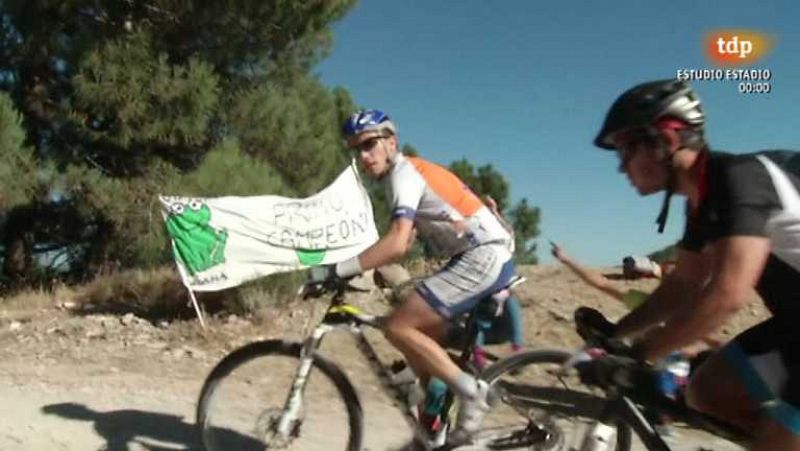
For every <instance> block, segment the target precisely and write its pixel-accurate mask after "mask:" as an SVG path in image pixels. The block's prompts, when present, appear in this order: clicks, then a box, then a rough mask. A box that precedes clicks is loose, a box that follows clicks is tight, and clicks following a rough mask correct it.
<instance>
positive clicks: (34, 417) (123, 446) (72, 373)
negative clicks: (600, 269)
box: [0, 266, 766, 451]
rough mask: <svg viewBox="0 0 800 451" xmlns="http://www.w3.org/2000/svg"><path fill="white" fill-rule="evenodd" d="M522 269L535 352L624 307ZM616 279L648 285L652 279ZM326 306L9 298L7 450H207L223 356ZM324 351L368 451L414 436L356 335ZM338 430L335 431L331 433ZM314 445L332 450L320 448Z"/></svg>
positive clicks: (730, 328)
mask: <svg viewBox="0 0 800 451" xmlns="http://www.w3.org/2000/svg"><path fill="white" fill-rule="evenodd" d="M609 271H613V270H611V269H609ZM521 272H522V273H523V274H524V275H525V276H527V278H528V282H527V283H525V284H523V285H522V286H521V287H520V288H519V289H518V291H517V294H518V297H519V298H520V301H521V303H522V305H523V310H524V314H525V324H526V331H527V337H526V339H527V340H528V342H529V344H530V346H531V347H567V348H576V347H577V346H579V344H580V341H579V339H578V337H577V335H576V334H575V333H574V331H573V329H572V327H573V323H572V320H571V317H572V311H573V310H574V309H575V307H577V306H578V305H589V306H593V307H596V308H599V309H600V310H602V311H603V312H605V313H606V314H607V315H608V316H609V317H611V318H617V317H619V316H621V315H622V314H624V311H625V309H624V307H623V306H622V305H621V304H619V303H617V302H616V301H614V300H613V299H610V298H607V297H606V296H605V295H603V294H601V293H598V292H596V291H594V290H592V289H590V288H588V287H586V286H584V285H583V284H582V283H581V282H580V281H579V280H578V279H577V278H576V277H574V276H573V275H571V274H570V273H568V272H567V271H566V270H565V269H563V268H561V267H557V266H537V267H526V268H522V270H521ZM618 283H619V284H620V285H621V286H629V287H637V288H645V289H649V288H652V287H653V286H654V284H655V282H654V281H652V280H643V281H636V282H627V281H619V282H618ZM376 297H377V290H374V291H373V292H372V293H368V294H363V295H359V296H358V297H357V299H355V302H356V303H358V304H360V305H363V306H364V307H365V308H366V309H368V310H373V311H376V312H379V311H383V310H385V308H386V306H385V304H383V303H380V302H375V301H374V299H373V298H376ZM315 305H316V308H314V306H315ZM322 306H323V304H322V303H321V302H319V303H316V304H314V303H309V302H294V303H288V304H287V305H284V306H282V307H276V308H272V309H268V310H266V311H263V312H260V313H259V314H258V315H256V316H253V317H247V318H243V317H239V316H234V315H229V316H220V317H216V318H210V319H208V324H207V327H206V329H202V328H200V327H199V325H198V324H197V323H196V322H194V321H174V322H170V321H156V322H151V321H147V320H145V319H142V318H139V317H137V316H134V315H133V314H130V313H129V314H124V315H122V314H115V313H110V312H102V311H99V310H97V309H91V308H88V309H86V308H82V307H80V308H79V306H74V305H72V304H70V303H68V302H66V303H65V302H61V301H59V300H58V299H53V300H52V303H49V304H47V305H45V306H26V305H16V304H14V305H9V304H7V303H6V304H3V303H0V399H2V402H1V403H0V449H1V450H173V449H200V444H199V439H198V436H197V432H196V430H195V427H194V409H195V403H196V398H197V395H198V393H199V391H200V387H201V385H202V383H203V380H204V378H205V376H206V375H207V374H208V372H209V371H210V370H211V368H212V367H213V366H214V365H215V363H216V362H217V361H219V359H221V358H222V357H223V356H224V355H225V354H226V353H228V352H230V351H231V350H232V349H235V348H237V347H239V346H241V345H242V344H245V343H248V342H250V341H253V340H256V339H263V338H276V337H290V338H299V337H301V336H303V334H304V332H305V331H306V330H308V326H309V325H310V324H312V323H313V322H311V321H309V318H310V317H313V318H318V317H319V314H320V313H321V310H322ZM765 316H766V312H765V311H764V309H763V307H762V306H761V304H760V303H759V302H754V303H752V304H751V305H749V306H748V307H747V308H745V309H744V310H743V311H742V312H741V313H740V314H739V315H737V317H736V318H735V319H734V320H733V321H732V322H731V323H730V324H728V325H726V326H725V328H724V329H723V330H722V331H721V334H722V335H727V336H730V335H731V334H733V333H735V332H737V331H739V330H742V329H743V328H745V327H747V326H748V325H750V324H753V323H755V322H757V321H758V320H760V319H763V318H764V317H765ZM372 339H373V341H375V342H380V345H379V348H380V351H381V353H382V355H383V356H384V357H385V358H387V359H391V358H393V351H391V350H390V349H389V348H388V346H386V345H385V343H383V342H382V338H381V337H378V336H377V335H375V336H372ZM323 349H324V350H325V351H326V352H327V353H328V355H330V356H332V357H333V358H334V359H335V360H336V361H337V362H339V363H340V364H341V365H342V367H343V368H345V369H346V371H347V373H348V375H349V376H350V377H351V379H352V380H353V381H354V384H355V385H356V386H357V387H358V389H359V391H360V393H361V397H362V399H363V400H364V404H365V409H364V411H365V424H366V448H368V449H370V450H385V449H398V448H399V447H400V446H401V445H402V444H403V443H404V442H405V441H406V440H407V439H408V437H409V432H408V430H407V427H406V425H405V423H404V422H403V420H402V419H401V416H400V414H399V413H398V412H397V411H396V410H395V409H394V408H393V407H392V406H391V403H390V402H389V400H388V399H386V397H385V396H384V395H383V394H382V393H381V392H380V390H379V389H378V388H377V387H378V382H377V380H376V379H375V377H374V376H373V375H372V374H371V373H370V372H369V371H368V370H367V368H368V367H367V365H366V363H365V362H364V360H363V359H362V358H361V356H360V354H359V352H358V350H357V349H356V347H355V346H353V345H352V343H351V342H350V341H349V338H348V337H347V336H338V337H335V338H332V339H330V340H327V339H326V343H325V344H324V346H323ZM504 350H505V349H504V348H502V349H500V352H504ZM313 394H314V393H313V392H312V395H313ZM318 395H319V396H320V398H321V399H319V400H318V402H319V403H320V404H321V405H327V399H324V398H325V395H324V393H323V392H320V393H319V394H318ZM332 415H334V416H332V417H330V418H332V419H336V417H335V414H332ZM676 431H677V435H676V436H675V437H674V438H671V439H670V440H671V442H672V443H673V444H674V445H675V447H676V449H684V450H700V449H702V450H715V451H721V450H729V449H730V450H732V449H738V448H736V447H735V446H733V445H731V444H728V443H724V442H722V441H720V440H718V439H715V438H712V437H709V436H707V435H699V434H697V433H695V432H693V431H690V430H686V429H682V428H676ZM339 432H340V431H338V430H336V429H335V428H332V430H331V433H330V434H331V438H332V439H333V438H334V437H335V436H336V434H337V433H339ZM316 449H320V450H323V449H334V447H331V446H330V445H324V444H321V445H319V447H318V448H316ZM309 451H311V450H310V449H309Z"/></svg>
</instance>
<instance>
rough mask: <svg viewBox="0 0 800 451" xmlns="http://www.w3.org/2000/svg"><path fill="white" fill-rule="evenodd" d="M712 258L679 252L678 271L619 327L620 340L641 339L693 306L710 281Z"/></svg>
mask: <svg viewBox="0 0 800 451" xmlns="http://www.w3.org/2000/svg"><path fill="white" fill-rule="evenodd" d="M712 260H713V257H712V255H711V253H710V252H703V253H698V252H691V251H687V250H684V249H680V248H679V249H678V260H677V263H676V265H675V270H674V271H672V272H671V273H670V274H668V275H666V276H665V277H664V279H662V281H661V284H660V285H659V286H658V288H656V290H655V291H654V292H653V293H652V294H651V295H650V296H648V297H647V300H646V301H645V302H644V304H642V305H641V306H640V307H639V308H637V309H635V310H633V311H632V312H630V313H629V314H628V315H626V316H625V317H623V318H622V319H621V320H620V321H619V323H618V324H617V336H618V337H628V336H634V335H639V334H642V333H644V332H647V331H648V330H650V329H652V328H653V327H656V326H658V325H660V324H661V323H663V322H664V321H666V320H667V319H669V318H670V317H671V316H672V315H673V314H675V313H676V312H677V311H679V309H680V308H681V306H682V305H687V304H691V303H692V300H693V299H695V298H696V297H697V296H698V295H699V293H700V292H701V290H702V287H703V286H704V285H705V282H706V281H707V280H708V277H709V274H710V273H711V268H712Z"/></svg>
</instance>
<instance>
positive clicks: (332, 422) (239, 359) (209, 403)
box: [197, 340, 363, 451]
mask: <svg viewBox="0 0 800 451" xmlns="http://www.w3.org/2000/svg"><path fill="white" fill-rule="evenodd" d="M301 349H302V345H301V344H300V343H291V342H285V341H280V340H268V341H261V342H256V343H251V344H249V345H246V346H244V347H242V348H239V349H237V350H235V351H234V352H232V353H231V354H229V355H228V356H226V357H225V358H224V359H222V361H220V363H219V364H217V366H216V367H215V368H214V369H213V370H212V371H211V373H210V374H209V376H208V377H207V378H206V381H205V383H204V384H203V388H202V390H201V392H200V399H199V401H198V404H197V424H198V426H199V427H200V429H201V432H202V438H203V444H204V445H205V447H206V449H207V450H209V451H222V450H259V451H263V450H264V449H268V450H273V449H281V450H284V449H285V450H304V451H310V450H336V449H339V450H342V449H344V450H347V451H357V450H360V449H361V439H362V423H363V419H362V410H361V403H360V401H359V399H358V396H357V394H356V392H355V390H354V389H353V386H352V385H351V384H350V382H349V381H348V379H347V376H345V374H344V373H343V372H342V371H341V370H340V369H339V368H338V367H337V366H336V365H335V364H333V363H332V362H330V361H328V360H326V359H325V358H323V357H321V356H320V355H317V354H315V355H314V356H313V368H312V370H311V371H310V372H309V374H308V379H307V380H306V384H305V388H304V391H303V394H302V398H301V399H302V405H300V406H299V414H298V417H297V420H296V421H294V422H293V423H292V424H291V428H290V434H288V436H283V435H281V434H279V433H278V432H277V429H278V428H277V425H278V420H279V418H280V416H281V413H282V412H283V410H284V405H285V404H286V402H287V396H288V394H289V393H290V391H291V387H292V383H293V382H294V380H295V375H296V372H297V369H298V366H299V365H300V363H301V362H302V360H301V359H300V353H301ZM314 369H317V370H319V371H314Z"/></svg>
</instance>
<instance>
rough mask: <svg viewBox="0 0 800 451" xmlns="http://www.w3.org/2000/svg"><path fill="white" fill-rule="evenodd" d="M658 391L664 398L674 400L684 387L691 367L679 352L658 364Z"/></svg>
mask: <svg viewBox="0 0 800 451" xmlns="http://www.w3.org/2000/svg"><path fill="white" fill-rule="evenodd" d="M659 369H660V371H659V374H658V384H659V387H658V388H659V390H660V391H661V393H662V394H663V395H665V396H668V397H670V398H676V397H677V396H678V393H679V392H680V391H681V390H682V389H683V387H684V386H685V385H686V381H687V380H688V378H689V370H690V369H691V365H690V363H689V361H688V360H687V359H686V357H684V355H683V354H682V353H680V352H673V353H672V354H670V355H669V356H667V357H666V358H665V359H664V360H663V361H662V362H661V363H660V364H659Z"/></svg>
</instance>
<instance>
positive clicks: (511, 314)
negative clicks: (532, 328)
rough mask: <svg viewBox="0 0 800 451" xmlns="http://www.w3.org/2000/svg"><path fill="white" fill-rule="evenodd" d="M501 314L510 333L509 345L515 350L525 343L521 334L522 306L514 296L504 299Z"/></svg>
mask: <svg viewBox="0 0 800 451" xmlns="http://www.w3.org/2000/svg"><path fill="white" fill-rule="evenodd" d="M503 315H504V316H505V318H506V321H507V324H508V329H509V334H510V335H511V347H512V348H513V349H514V350H515V351H516V350H518V349H521V348H522V347H523V346H524V345H525V339H524V338H523V335H522V307H520V305H519V301H518V300H517V298H515V297H514V296H511V297H510V298H508V299H506V303H505V307H504V310H503Z"/></svg>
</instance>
